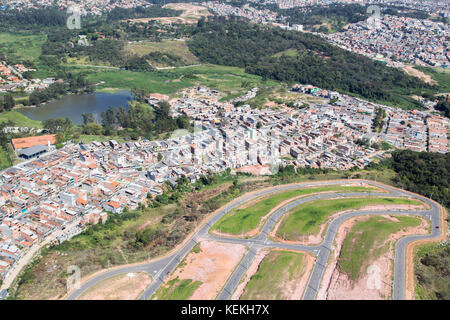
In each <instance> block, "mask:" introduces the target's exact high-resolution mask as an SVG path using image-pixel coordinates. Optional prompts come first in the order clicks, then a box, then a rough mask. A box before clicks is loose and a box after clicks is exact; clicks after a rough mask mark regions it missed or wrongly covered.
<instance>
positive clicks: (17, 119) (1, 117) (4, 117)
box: [0, 111, 42, 128]
mask: <svg viewBox="0 0 450 320" xmlns="http://www.w3.org/2000/svg"><path fill="white" fill-rule="evenodd" d="M7 121H13V122H14V124H15V126H17V127H28V128H42V122H40V121H36V120H32V119H30V118H28V117H26V116H24V115H23V114H21V113H20V112H18V111H6V112H2V113H0V123H2V122H7Z"/></svg>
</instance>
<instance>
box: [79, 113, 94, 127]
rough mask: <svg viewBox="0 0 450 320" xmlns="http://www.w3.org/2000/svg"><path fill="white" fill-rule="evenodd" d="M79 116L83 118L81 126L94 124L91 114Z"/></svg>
mask: <svg viewBox="0 0 450 320" xmlns="http://www.w3.org/2000/svg"><path fill="white" fill-rule="evenodd" d="M81 116H82V117H83V125H87V124H88V123H92V122H94V114H93V113H92V112H89V113H83V114H82V115H81Z"/></svg>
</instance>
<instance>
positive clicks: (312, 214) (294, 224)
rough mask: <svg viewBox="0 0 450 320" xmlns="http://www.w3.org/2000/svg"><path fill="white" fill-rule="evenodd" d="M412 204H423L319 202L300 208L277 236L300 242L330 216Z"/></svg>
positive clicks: (394, 200)
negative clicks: (379, 206)
mask: <svg viewBox="0 0 450 320" xmlns="http://www.w3.org/2000/svg"><path fill="white" fill-rule="evenodd" d="M392 204H411V205H420V204H421V202H420V201H417V200H411V199H406V198H384V197H381V198H375V197H372V198H371V197H365V198H347V199H346V198H344V199H332V200H317V201H313V202H309V203H307V204H303V205H300V206H298V207H297V208H296V209H294V210H292V211H291V213H288V214H287V215H286V216H285V218H284V219H283V220H282V222H281V224H280V226H279V228H278V230H277V236H279V237H282V238H284V239H286V240H300V239H301V236H303V235H311V234H317V233H318V232H319V231H320V226H321V225H322V224H323V223H325V222H326V221H327V219H328V217H329V216H331V215H333V214H334V213H336V212H339V211H345V210H357V209H360V208H362V207H364V206H367V205H392Z"/></svg>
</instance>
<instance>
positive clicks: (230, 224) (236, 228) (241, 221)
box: [211, 185, 376, 235]
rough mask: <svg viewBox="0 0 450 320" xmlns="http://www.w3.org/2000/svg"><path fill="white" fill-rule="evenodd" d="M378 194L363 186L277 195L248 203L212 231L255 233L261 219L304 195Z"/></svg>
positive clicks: (291, 191) (232, 212) (328, 187)
mask: <svg viewBox="0 0 450 320" xmlns="http://www.w3.org/2000/svg"><path fill="white" fill-rule="evenodd" d="M331 191H335V192H376V189H375V188H370V187H361V186H338V185H336V186H333V185H331V186H324V187H317V188H305V189H297V190H290V191H286V192H282V193H277V194H275V195H272V196H268V197H265V198H263V199H259V200H257V202H255V203H247V204H245V205H244V206H243V207H241V208H240V209H236V210H233V211H231V212H230V214H227V215H225V216H223V217H222V218H221V219H220V220H219V221H217V223H216V224H215V225H214V226H213V227H212V229H211V230H212V231H219V232H220V233H225V234H230V235H240V234H245V233H247V232H251V231H254V230H255V229H257V228H258V225H259V224H260V222H261V219H263V217H265V216H266V215H268V214H269V213H270V212H271V211H272V210H273V209H274V208H275V207H277V206H278V205H280V204H281V203H282V202H284V201H286V200H289V199H293V198H295V197H298V196H302V195H309V194H314V193H320V192H331Z"/></svg>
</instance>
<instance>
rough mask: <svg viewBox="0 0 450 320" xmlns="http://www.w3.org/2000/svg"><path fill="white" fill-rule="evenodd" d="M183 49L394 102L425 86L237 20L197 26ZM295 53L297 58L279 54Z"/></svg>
mask: <svg viewBox="0 0 450 320" xmlns="http://www.w3.org/2000/svg"><path fill="white" fill-rule="evenodd" d="M188 45H189V49H190V50H191V51H192V52H193V53H194V54H195V55H196V56H197V57H199V59H200V60H201V61H203V62H208V63H214V64H220V65H228V66H236V67H243V68H245V71H246V72H248V73H251V74H256V75H260V76H262V77H264V78H271V79H275V80H280V81H286V82H290V83H293V82H300V83H303V84H312V85H316V86H318V87H321V88H324V89H329V90H336V91H341V92H344V93H350V94H354V95H359V96H362V97H364V98H367V99H372V100H379V101H391V102H394V103H395V102H399V100H400V97H398V95H397V92H401V93H402V94H411V93H413V92H416V93H420V92H421V89H429V88H430V86H429V85H427V84H425V83H424V82H422V81H421V80H419V79H418V78H415V77H412V76H409V75H407V74H405V73H404V72H403V71H401V70H398V69H396V68H390V67H386V66H385V65H384V64H382V63H381V62H378V61H374V60H372V59H369V58H367V57H364V56H361V55H358V54H355V53H351V52H349V51H346V50H343V49H340V48H338V47H336V46H332V45H330V44H328V43H327V42H326V41H325V40H323V39H322V38H320V37H317V36H314V35H312V34H308V33H303V32H295V31H285V30H281V29H278V28H273V27H267V26H260V25H256V24H251V23H247V22H244V21H242V20H241V19H237V18H235V19H230V20H228V21H227V20H225V19H221V18H220V17H219V18H216V19H215V20H214V21H211V22H209V21H208V22H206V23H205V22H203V21H200V22H199V27H198V29H197V30H196V32H195V33H194V36H193V39H192V40H191V41H190V42H189V43H188ZM288 49H291V51H292V49H295V50H296V52H297V54H296V55H292V54H286V55H283V54H281V56H279V55H277V56H274V55H275V54H277V53H280V52H281V53H282V52H284V51H286V50H288Z"/></svg>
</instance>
